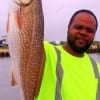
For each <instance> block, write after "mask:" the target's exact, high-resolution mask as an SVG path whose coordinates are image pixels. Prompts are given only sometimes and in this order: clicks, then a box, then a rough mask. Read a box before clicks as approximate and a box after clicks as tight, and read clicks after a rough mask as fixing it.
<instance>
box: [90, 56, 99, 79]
mask: <svg viewBox="0 0 100 100" xmlns="http://www.w3.org/2000/svg"><path fill="white" fill-rule="evenodd" d="M89 57H90V56H89ZM90 60H91V62H92V65H93V70H94V75H95V77H96V78H97V79H99V71H98V67H97V64H96V61H95V60H94V59H93V58H92V57H90Z"/></svg>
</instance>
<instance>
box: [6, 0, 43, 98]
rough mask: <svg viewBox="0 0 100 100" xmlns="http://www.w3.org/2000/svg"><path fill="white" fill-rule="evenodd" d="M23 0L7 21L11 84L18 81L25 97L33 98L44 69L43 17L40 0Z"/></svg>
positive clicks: (16, 3)
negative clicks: (26, 0)
mask: <svg viewBox="0 0 100 100" xmlns="http://www.w3.org/2000/svg"><path fill="white" fill-rule="evenodd" d="M20 1H22V2H19V1H18V2H17V0H16V1H15V2H14V4H15V5H16V6H17V8H16V10H14V9H12V11H11V12H10V13H9V16H8V22H7V31H8V46H9V51H10V57H11V69H12V85H15V84H18V85H19V87H20V89H21V94H22V100H34V96H35V95H36V94H37V93H38V91H39V86H40V83H41V77H42V72H43V35H44V17H43V11H42V3H41V0H31V1H29V2H27V3H26V2H24V1H25V0H20ZM13 6H14V5H13ZM16 6H15V7H16Z"/></svg>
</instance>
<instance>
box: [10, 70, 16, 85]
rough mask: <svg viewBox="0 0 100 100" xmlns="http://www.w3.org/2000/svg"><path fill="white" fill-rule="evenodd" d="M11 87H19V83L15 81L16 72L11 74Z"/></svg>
mask: <svg viewBox="0 0 100 100" xmlns="http://www.w3.org/2000/svg"><path fill="white" fill-rule="evenodd" d="M11 85H12V86H15V85H17V81H16V79H15V76H14V72H13V71H12V72H11Z"/></svg>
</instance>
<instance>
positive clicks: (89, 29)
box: [86, 28, 94, 33]
mask: <svg viewBox="0 0 100 100" xmlns="http://www.w3.org/2000/svg"><path fill="white" fill-rule="evenodd" d="M86 30H87V32H89V33H94V30H93V29H91V28H86Z"/></svg>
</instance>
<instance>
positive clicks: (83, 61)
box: [35, 9, 100, 100]
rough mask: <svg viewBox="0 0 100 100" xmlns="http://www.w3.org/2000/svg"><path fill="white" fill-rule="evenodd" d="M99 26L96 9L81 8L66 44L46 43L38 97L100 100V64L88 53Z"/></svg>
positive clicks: (74, 16)
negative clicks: (92, 10) (95, 13)
mask: <svg viewBox="0 0 100 100" xmlns="http://www.w3.org/2000/svg"><path fill="white" fill-rule="evenodd" d="M97 27H98V22H97V18H96V16H95V15H94V14H93V12H91V11H89V10H84V9H83V10H79V11H77V12H76V13H75V14H74V15H73V16H72V18H71V20H70V22H69V25H68V32H67V34H68V36H67V42H66V43H65V44H64V45H62V46H61V45H60V46H56V47H55V46H54V45H52V44H50V43H48V42H44V55H45V60H44V61H45V65H44V71H43V76H42V82H41V86H40V91H39V94H38V95H37V96H36V97H35V99H36V100H100V96H99V95H100V94H99V93H100V92H99V91H100V88H99V84H100V82H99V70H100V65H99V64H98V63H95V61H94V60H93V59H91V58H90V56H89V55H88V54H87V53H85V51H86V50H87V49H88V48H89V47H90V45H91V44H92V43H93V40H94V37H95V33H96V30H97Z"/></svg>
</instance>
